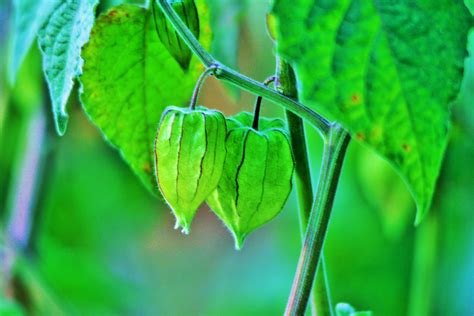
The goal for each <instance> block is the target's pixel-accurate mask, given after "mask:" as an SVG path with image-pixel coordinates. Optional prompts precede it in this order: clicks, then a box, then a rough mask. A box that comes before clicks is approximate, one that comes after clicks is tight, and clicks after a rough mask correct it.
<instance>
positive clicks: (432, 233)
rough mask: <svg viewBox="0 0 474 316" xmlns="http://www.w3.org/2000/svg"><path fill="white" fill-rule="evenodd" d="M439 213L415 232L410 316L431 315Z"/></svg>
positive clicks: (431, 213) (409, 302)
mask: <svg viewBox="0 0 474 316" xmlns="http://www.w3.org/2000/svg"><path fill="white" fill-rule="evenodd" d="M437 215H438V214H437V213H436V212H430V213H429V214H428V216H427V218H426V219H425V220H424V221H423V223H421V225H420V226H419V227H418V228H417V229H416V231H415V246H414V249H413V251H414V255H413V263H412V271H411V285H410V296H409V301H408V314H407V315H409V316H428V315H431V313H432V311H431V303H432V297H433V290H432V289H433V283H434V279H435V274H436V271H435V270H436V250H437V249H436V248H437V241H438V240H437V237H438V223H437V219H438V218H437Z"/></svg>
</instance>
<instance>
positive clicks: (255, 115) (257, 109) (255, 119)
mask: <svg viewBox="0 0 474 316" xmlns="http://www.w3.org/2000/svg"><path fill="white" fill-rule="evenodd" d="M275 79H276V78H275V76H270V77H268V78H267V79H265V81H264V82H263V84H264V85H265V86H267V87H268V86H269V85H270V84H271V83H272V82H274V81H275ZM261 105H262V97H261V96H258V97H257V101H256V102H255V107H254V112H253V124H252V128H253V129H254V130H257V131H258V120H259V118H260V107H261Z"/></svg>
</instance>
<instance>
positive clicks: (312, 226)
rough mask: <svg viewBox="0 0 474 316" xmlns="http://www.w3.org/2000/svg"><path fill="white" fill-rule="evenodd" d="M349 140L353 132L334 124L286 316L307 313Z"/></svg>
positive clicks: (325, 150)
mask: <svg viewBox="0 0 474 316" xmlns="http://www.w3.org/2000/svg"><path fill="white" fill-rule="evenodd" d="M349 140H350V136H349V134H348V133H347V132H346V131H345V130H344V129H343V128H342V127H341V126H340V125H338V124H335V125H333V126H332V127H331V129H330V132H329V139H328V140H327V141H326V143H325V146H324V154H323V161H322V167H321V174H320V178H319V184H318V191H317V194H316V199H315V201H314V204H313V208H312V210H311V215H310V217H309V222H308V228H307V231H306V237H305V241H304V244H303V248H302V250H301V255H300V259H299V262H298V268H297V271H296V275H295V279H294V281H293V287H292V289H291V294H290V298H289V300H288V305H287V307H286V312H285V315H304V313H305V311H306V306H307V304H308V299H309V296H310V293H311V288H312V286H313V281H314V276H315V272H316V271H317V268H318V263H319V259H320V256H321V252H322V248H323V244H324V239H325V237H326V231H327V227H328V224H329V219H330V216H331V210H332V205H333V202H334V197H335V195H336V188H337V184H338V182H339V176H340V174H341V169H342V165H343V162H344V157H345V153H346V150H347V147H348V145H349Z"/></svg>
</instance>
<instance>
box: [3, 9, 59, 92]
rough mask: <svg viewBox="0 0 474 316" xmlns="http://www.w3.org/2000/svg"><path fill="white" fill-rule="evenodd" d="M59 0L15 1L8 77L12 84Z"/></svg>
mask: <svg viewBox="0 0 474 316" xmlns="http://www.w3.org/2000/svg"><path fill="white" fill-rule="evenodd" d="M60 2H61V1H59V0H15V1H13V16H14V25H13V38H12V45H11V46H10V63H9V69H8V77H9V81H10V84H12V85H13V84H14V83H15V79H16V75H17V73H18V70H19V69H20V66H21V64H22V63H23V60H24V58H25V56H26V54H27V53H28V50H29V49H30V47H31V44H33V41H34V39H35V38H36V35H37V32H38V31H39V29H40V28H41V26H42V25H43V23H44V22H45V21H46V19H47V17H48V16H49V14H50V13H51V12H52V11H53V9H54V7H55V6H56V4H57V3H60Z"/></svg>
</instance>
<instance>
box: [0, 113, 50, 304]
mask: <svg viewBox="0 0 474 316" xmlns="http://www.w3.org/2000/svg"><path fill="white" fill-rule="evenodd" d="M24 115H25V116H26V117H25V119H24V120H23V123H22V125H23V126H22V130H21V132H20V136H19V141H18V142H17V143H18V147H17V151H16V158H17V159H15V161H16V165H15V166H14V167H13V173H12V180H11V183H10V185H9V191H8V197H7V204H6V207H7V211H8V212H7V215H8V216H9V217H8V222H7V224H6V247H7V248H6V254H5V257H4V258H1V260H0V261H1V262H0V263H1V265H2V267H1V268H2V270H3V271H2V272H3V274H4V281H3V282H4V284H3V286H4V287H5V288H4V290H5V291H6V292H7V293H9V294H10V295H13V293H14V286H13V284H12V282H11V281H12V278H13V275H12V267H13V265H14V264H15V262H16V259H17V257H18V256H19V255H20V254H25V253H27V252H28V251H29V250H30V246H31V238H32V231H33V229H34V219H35V216H36V215H37V214H35V213H36V211H37V202H38V197H39V194H38V193H39V190H40V188H41V183H40V182H41V178H42V173H43V171H44V169H43V167H44V163H45V161H46V159H45V158H46V157H45V155H44V147H45V146H44V145H45V142H46V137H47V128H46V117H45V113H44V110H43V108H42V107H39V108H38V109H36V110H34V112H33V113H31V114H30V113H28V114H24Z"/></svg>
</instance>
